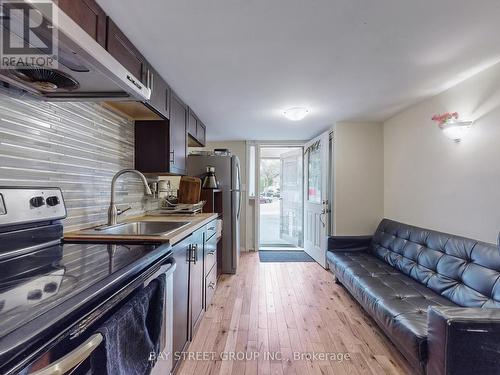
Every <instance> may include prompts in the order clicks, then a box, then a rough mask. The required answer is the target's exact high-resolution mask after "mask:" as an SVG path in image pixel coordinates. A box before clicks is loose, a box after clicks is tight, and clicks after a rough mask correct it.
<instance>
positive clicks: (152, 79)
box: [149, 72, 155, 91]
mask: <svg viewBox="0 0 500 375" xmlns="http://www.w3.org/2000/svg"><path fill="white" fill-rule="evenodd" d="M154 80H155V75H154V74H153V73H152V72H151V78H150V81H151V82H150V84H151V86H150V87H149V88H150V89H151V91H153V90H154V89H153V86H154Z"/></svg>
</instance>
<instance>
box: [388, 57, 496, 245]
mask: <svg viewBox="0 0 500 375" xmlns="http://www.w3.org/2000/svg"><path fill="white" fill-rule="evenodd" d="M448 111H450V112H454V111H457V112H459V113H460V115H461V117H462V118H464V119H472V120H475V121H476V123H475V125H474V126H473V128H472V130H471V132H470V133H469V134H468V136H467V137H466V138H465V139H463V141H462V142H461V143H458V144H457V143H454V142H453V141H450V140H449V139H447V138H446V137H445V136H444V135H443V134H442V132H441V130H440V129H439V128H438V127H437V125H436V124H435V123H434V122H432V121H431V120H430V119H431V117H432V116H433V115H434V114H440V113H443V112H448ZM384 144H385V150H384V161H385V181H384V186H385V188H384V190H385V194H384V202H385V205H384V211H385V216H386V217H388V218H391V219H395V220H399V221H403V222H405V223H410V224H414V225H418V226H423V227H427V228H431V229H436V230H441V231H445V232H450V233H454V234H459V235H464V236H467V237H472V238H474V239H478V240H483V241H487V242H492V243H496V241H497V235H498V231H499V230H500V64H499V65H496V66H494V67H493V68H490V69H488V70H487V71H484V72H482V73H480V74H478V75H476V76H474V77H472V78H470V79H468V80H467V81H465V82H463V83H461V84H459V85H458V86H455V87H453V88H452V89H450V90H448V91H447V92H445V93H443V94H440V95H437V96H435V97H433V98H431V99H429V100H426V101H425V102H422V103H420V104H419V105H417V106H414V107H412V108H410V109H408V110H406V111H404V112H402V113H400V114H399V115H397V116H395V117H394V118H392V119H390V120H389V121H387V122H386V123H385V124H384Z"/></svg>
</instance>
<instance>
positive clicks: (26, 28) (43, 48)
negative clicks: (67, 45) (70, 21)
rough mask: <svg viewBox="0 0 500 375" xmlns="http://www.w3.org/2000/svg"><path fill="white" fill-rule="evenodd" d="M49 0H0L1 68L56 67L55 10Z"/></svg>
mask: <svg viewBox="0 0 500 375" xmlns="http://www.w3.org/2000/svg"><path fill="white" fill-rule="evenodd" d="M55 10H56V9H55V7H54V5H53V3H52V1H50V0H36V1H32V2H26V1H22V0H1V1H0V22H1V26H2V27H1V29H0V32H1V34H2V35H1V38H0V40H1V42H2V45H1V48H0V68H1V69H30V68H40V67H43V68H57V52H58V43H57V42H58V40H57V28H56V27H55V26H56V25H57V22H56V21H57V12H56V11H55Z"/></svg>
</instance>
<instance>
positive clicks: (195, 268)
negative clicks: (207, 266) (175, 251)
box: [189, 229, 204, 340]
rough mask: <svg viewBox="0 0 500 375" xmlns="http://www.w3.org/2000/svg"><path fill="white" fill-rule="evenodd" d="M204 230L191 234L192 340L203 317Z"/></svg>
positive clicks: (190, 295)
mask: <svg viewBox="0 0 500 375" xmlns="http://www.w3.org/2000/svg"><path fill="white" fill-rule="evenodd" d="M203 236H204V230H203V229H199V230H197V231H196V232H194V233H193V238H192V241H193V243H192V244H191V253H192V254H191V257H190V258H191V259H190V264H189V299H190V304H189V305H190V308H191V310H190V327H189V328H190V338H191V340H192V339H193V338H194V335H195V334H196V331H197V329H198V326H199V324H200V322H201V318H202V316H203V308H204V305H203V285H204V280H203V238H204V237H203Z"/></svg>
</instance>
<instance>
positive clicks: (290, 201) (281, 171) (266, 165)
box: [258, 146, 304, 250]
mask: <svg viewBox="0 0 500 375" xmlns="http://www.w3.org/2000/svg"><path fill="white" fill-rule="evenodd" d="M302 171H303V148H302V147H285V146H281V147H278V146H260V158H259V176H260V180H259V197H258V202H259V208H260V209H259V215H260V217H259V226H260V230H259V239H260V249H261V250H265V249H267V250H272V249H275V248H279V249H283V248H294V249H301V248H302V247H303V245H304V244H303V220H304V219H303V176H302Z"/></svg>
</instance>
